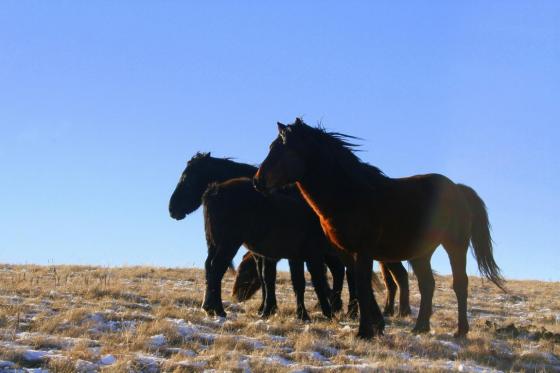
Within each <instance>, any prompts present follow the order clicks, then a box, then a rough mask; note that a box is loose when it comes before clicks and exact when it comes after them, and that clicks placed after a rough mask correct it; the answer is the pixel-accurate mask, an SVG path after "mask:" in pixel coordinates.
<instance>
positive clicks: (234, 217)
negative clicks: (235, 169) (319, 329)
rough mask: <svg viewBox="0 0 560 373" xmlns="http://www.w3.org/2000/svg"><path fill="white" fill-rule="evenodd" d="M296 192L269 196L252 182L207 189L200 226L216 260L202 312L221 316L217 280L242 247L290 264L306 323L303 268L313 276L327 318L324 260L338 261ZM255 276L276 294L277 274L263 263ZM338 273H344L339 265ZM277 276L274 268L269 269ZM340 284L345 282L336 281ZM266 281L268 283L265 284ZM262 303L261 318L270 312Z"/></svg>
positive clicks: (300, 313) (241, 180)
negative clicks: (262, 192)
mask: <svg viewBox="0 0 560 373" xmlns="http://www.w3.org/2000/svg"><path fill="white" fill-rule="evenodd" d="M296 193H297V190H295V189H291V190H288V191H285V193H282V192H277V193H271V194H267V195H263V194H261V193H258V192H257V191H256V190H255V189H254V188H253V183H252V180H251V178H237V179H231V180H228V181H225V182H223V183H214V184H211V185H210V186H209V187H208V189H207V190H206V192H205V193H204V196H203V198H202V200H203V206H204V223H205V230H206V241H207V244H208V252H209V253H211V254H210V255H211V256H212V257H213V258H214V259H213V261H212V267H211V269H210V271H209V275H208V289H207V292H206V297H205V301H204V304H205V306H206V308H209V309H213V310H217V311H218V312H219V313H223V308H222V302H221V280H222V276H223V274H224V273H225V271H226V269H227V265H228V263H229V262H231V260H232V259H233V257H234V256H235V254H236V253H237V251H238V250H239V247H240V246H241V245H244V246H246V247H247V248H248V249H249V250H251V251H252V252H253V253H255V254H258V255H260V256H263V257H266V258H270V259H272V260H278V259H288V260H289V261H290V272H291V274H292V284H293V287H294V291H295V293H296V300H297V316H298V318H300V319H309V316H308V314H307V311H306V309H305V305H304V302H303V296H304V292H305V277H304V269H303V262H305V263H306V264H307V269H308V270H309V272H310V273H311V281H312V283H313V286H314V288H315V292H316V293H317V297H318V299H319V303H320V305H321V309H322V311H323V314H324V315H325V316H326V317H328V318H330V317H331V316H332V308H331V304H330V301H329V293H330V291H329V287H328V283H327V279H326V276H325V270H324V265H325V262H324V259H325V256H327V255H330V256H333V257H336V256H337V254H336V251H335V250H334V249H333V248H332V247H331V246H330V243H329V242H328V240H327V238H326V237H325V236H324V234H323V232H322V230H321V227H320V225H319V222H318V220H317V217H316V216H315V215H314V214H313V211H311V210H310V209H309V208H308V207H307V205H306V204H305V202H304V201H303V200H302V199H301V198H294V195H296V196H297V194H296ZM262 263H264V264H265V266H264V268H262V269H261V270H260V271H259V272H260V273H262V274H264V276H263V279H264V281H265V283H266V292H267V294H268V292H269V291H270V292H272V293H274V292H275V281H274V279H275V272H274V273H272V274H270V275H267V271H268V269H267V266H266V263H267V262H264V261H263V262H262ZM340 264H341V268H342V272H341V274H343V273H344V267H343V266H342V262H340ZM272 269H273V270H274V271H275V270H276V264H274V265H273V266H272ZM339 277H340V278H341V279H342V278H343V276H339ZM268 279H272V281H271V282H270V283H269V282H268ZM266 300H268V297H265V306H264V310H263V314H264V315H268V314H270V313H271V312H273V311H274V309H275V308H276V304H274V305H270V304H269V303H268V302H266Z"/></svg>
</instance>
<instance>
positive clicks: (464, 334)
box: [453, 328, 469, 339]
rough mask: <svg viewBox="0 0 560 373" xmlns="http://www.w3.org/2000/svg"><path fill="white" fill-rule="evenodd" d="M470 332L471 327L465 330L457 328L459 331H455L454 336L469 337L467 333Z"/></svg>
mask: <svg viewBox="0 0 560 373" xmlns="http://www.w3.org/2000/svg"><path fill="white" fill-rule="evenodd" d="M468 333H469V329H468V328H467V329H466V330H464V329H463V330H462V329H459V330H457V331H456V332H455V334H453V337H454V338H459V339H462V338H467V334H468Z"/></svg>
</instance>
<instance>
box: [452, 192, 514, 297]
mask: <svg viewBox="0 0 560 373" xmlns="http://www.w3.org/2000/svg"><path fill="white" fill-rule="evenodd" d="M457 185H458V186H459V189H460V190H461V191H462V192H463V195H464V196H465V198H466V199H467V202H468V205H469V208H470V210H471V246H472V248H473V251H474V256H475V258H476V262H477V264H478V270H479V271H480V273H481V274H482V275H483V276H484V277H486V278H487V279H489V280H490V281H492V282H493V283H494V284H496V286H498V287H499V288H500V289H502V290H503V291H504V292H507V290H506V288H505V285H504V283H505V280H504V278H503V277H502V275H501V272H500V267H498V265H497V264H496V261H495V260H494V255H493V250H492V238H491V237H490V221H489V220H488V213H487V212H486V205H485V204H484V201H483V200H482V199H481V198H480V197H479V196H478V194H476V192H475V191H474V189H473V188H471V187H468V186H466V185H463V184H457Z"/></svg>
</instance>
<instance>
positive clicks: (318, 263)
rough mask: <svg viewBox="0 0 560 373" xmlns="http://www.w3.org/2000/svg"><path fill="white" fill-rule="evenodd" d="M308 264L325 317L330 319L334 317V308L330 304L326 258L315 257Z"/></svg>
mask: <svg viewBox="0 0 560 373" xmlns="http://www.w3.org/2000/svg"><path fill="white" fill-rule="evenodd" d="M306 263H307V270H308V271H309V273H310V274H311V282H312V283H313V287H314V288H315V293H316V294H317V298H318V299H319V304H320V305H321V310H322V311H323V315H325V316H326V317H327V318H329V319H330V318H331V317H332V307H331V303H330V302H329V284H328V283H327V276H325V263H324V258H323V257H322V256H314V257H312V258H309V259H308V260H307V261H306Z"/></svg>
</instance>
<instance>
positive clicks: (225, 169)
mask: <svg viewBox="0 0 560 373" xmlns="http://www.w3.org/2000/svg"><path fill="white" fill-rule="evenodd" d="M223 162H224V163H223V164H222V165H220V166H219V167H214V168H213V171H214V172H213V173H212V176H213V177H212V180H209V181H208V182H209V183H211V182H222V181H226V180H229V179H233V178H237V177H251V176H253V175H254V174H255V173H256V172H257V168H256V167H255V166H251V165H248V164H245V163H237V162H234V161H229V160H224V161H223Z"/></svg>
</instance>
